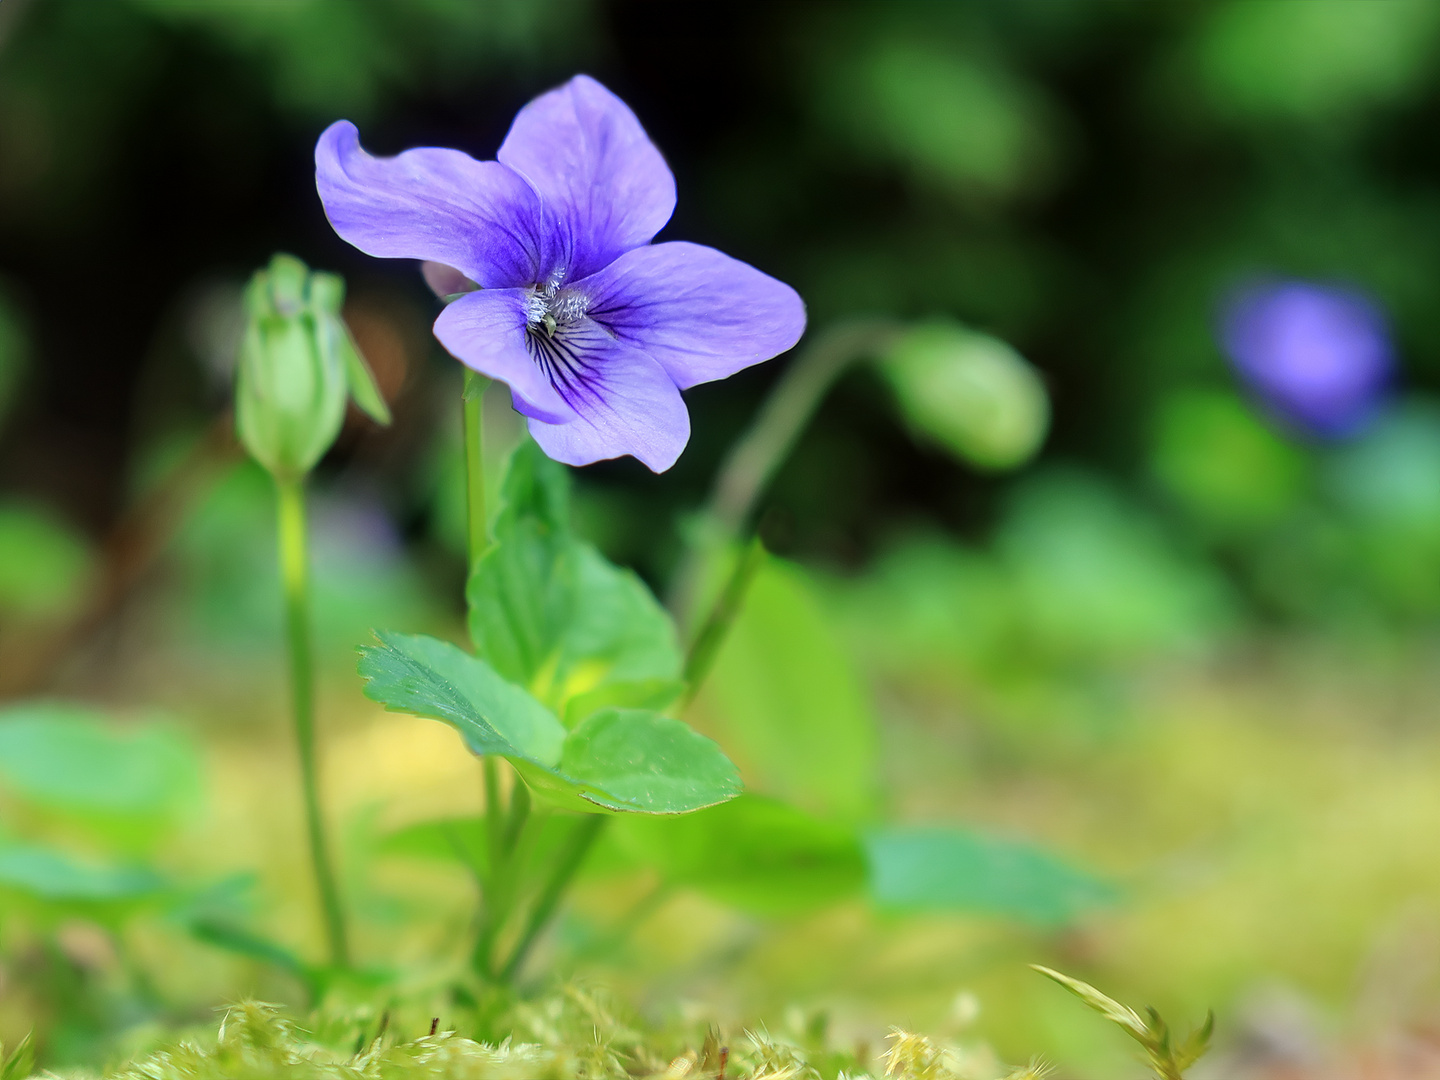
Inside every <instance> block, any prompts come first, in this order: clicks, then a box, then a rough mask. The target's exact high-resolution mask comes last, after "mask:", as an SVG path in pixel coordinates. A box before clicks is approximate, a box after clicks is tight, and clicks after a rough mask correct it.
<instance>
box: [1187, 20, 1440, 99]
mask: <svg viewBox="0 0 1440 1080" xmlns="http://www.w3.org/2000/svg"><path fill="white" fill-rule="evenodd" d="M1437 32H1440V9H1437V8H1436V6H1435V5H1434V4H1432V3H1429V2H1427V0H1365V2H1363V3H1353V2H1351V0H1305V2H1304V3H1291V2H1289V0H1228V2H1226V3H1223V4H1213V5H1210V6H1209V7H1208V8H1206V10H1205V15H1204V20H1203V26H1202V29H1201V32H1200V34H1199V36H1198V38H1197V41H1196V50H1197V59H1198V63H1199V69H1200V73H1201V76H1202V78H1203V81H1204V86H1205V90H1206V92H1207V94H1208V95H1209V97H1210V99H1211V101H1212V102H1213V103H1214V105H1215V106H1216V107H1217V109H1219V110H1221V111H1222V112H1225V113H1228V114H1230V115H1233V116H1235V117H1237V118H1240V119H1246V120H1301V121H1311V122H1318V123H1326V122H1334V121H1353V120H1356V119H1358V118H1359V117H1360V116H1362V115H1363V114H1364V111H1365V110H1366V109H1367V108H1369V107H1373V106H1375V105H1382V104H1389V103H1392V102H1394V101H1396V100H1397V99H1399V98H1401V97H1403V96H1404V95H1405V94H1406V93H1407V92H1409V91H1412V90H1413V89H1414V88H1415V87H1416V85H1417V84H1418V83H1419V82H1420V81H1421V80H1422V79H1423V78H1425V76H1426V75H1427V73H1428V72H1430V71H1431V70H1432V61H1433V60H1434V58H1435V55H1436V45H1437Z"/></svg>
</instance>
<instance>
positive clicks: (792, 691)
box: [696, 557, 877, 821]
mask: <svg viewBox="0 0 1440 1080" xmlns="http://www.w3.org/2000/svg"><path fill="white" fill-rule="evenodd" d="M696 705H697V707H698V713H699V715H700V716H702V717H703V723H702V724H701V726H702V727H703V728H704V729H705V730H706V731H708V732H710V733H711V734H713V735H714V736H715V737H716V738H718V739H719V740H720V741H721V742H722V743H723V744H724V746H725V747H726V749H727V750H728V751H730V752H731V753H733V754H734V756H735V758H736V761H737V762H738V763H739V765H740V768H741V771H742V773H743V774H744V775H745V777H746V780H747V783H748V784H749V786H751V787H752V788H755V789H757V790H759V791H761V792H763V793H765V794H768V795H773V796H776V797H777V798H781V799H784V800H785V801H787V802H791V803H794V804H796V805H797V806H800V807H802V808H803V809H805V810H808V811H810V812H811V813H815V814H819V815H822V816H835V817H838V818H841V819H844V820H849V821H858V820H863V819H864V818H866V817H868V816H869V815H870V814H871V813H872V811H873V809H874V805H875V786H876V777H875V761H876V756H877V747H876V735H875V722H874V717H873V715H872V713H871V709H870V705H869V702H868V700H867V698H866V694H865V690H864V688H863V687H862V686H861V684H860V682H859V680H858V679H857V678H856V675H855V667H854V664H853V663H852V661H851V659H850V657H848V656H847V655H846V654H845V651H844V650H843V648H842V647H841V645H840V643H839V641H838V640H837V639H836V635H835V632H834V630H833V628H832V627H831V625H830V621H829V619H828V618H827V616H826V613H825V612H824V611H823V610H822V609H821V607H820V604H819V601H818V600H817V599H816V597H815V595H814V593H813V590H812V588H811V586H810V583H809V581H808V579H807V578H806V576H805V573H804V572H803V571H802V570H801V569H800V568H799V567H797V566H794V565H792V564H789V563H785V562H782V561H780V560H779V559H775V558H773V557H767V558H766V560H765V562H764V563H763V564H762V565H761V567H760V569H759V570H758V571H757V572H756V574H755V578H754V580H753V581H752V582H751V585H750V589H749V592H748V593H747V595H746V597H745V602H744V605H743V607H742V608H741V610H740V613H739V615H738V616H737V617H736V619H735V622H734V624H733V625H732V627H731V629H730V634H729V637H728V638H727V639H726V641H725V643H724V644H723V645H722V646H721V647H720V650H719V652H718V654H717V655H716V657H715V662H714V666H713V667H712V668H711V672H710V676H709V678H708V679H707V680H706V683H705V686H704V688H703V689H702V690H701V692H700V694H699V696H698V697H697V698H696Z"/></svg>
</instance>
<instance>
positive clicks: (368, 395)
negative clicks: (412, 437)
mask: <svg viewBox="0 0 1440 1080" xmlns="http://www.w3.org/2000/svg"><path fill="white" fill-rule="evenodd" d="M335 333H336V337H337V341H336V349H337V351H338V352H339V353H340V359H341V360H342V361H343V362H344V365H345V381H346V382H347V383H348V384H349V386H350V397H351V398H353V399H354V401H355V404H356V405H358V406H359V407H360V411H361V412H363V413H364V414H365V415H366V416H368V417H370V419H372V420H374V421H375V422H376V423H377V424H385V425H388V424H389V423H390V406H388V405H386V404H385V399H384V398H383V397H382V396H381V394H380V388H379V387H378V386H376V385H375V376H374V375H373V374H372V373H371V371H370V365H369V364H367V363H366V362H365V357H364V356H362V355H361V353H360V349H359V348H358V347H357V346H356V344H355V339H354V337H352V336H351V334H350V329H349V327H347V326H345V324H344V323H343V322H342V323H340V325H339V326H337V327H336V328H335Z"/></svg>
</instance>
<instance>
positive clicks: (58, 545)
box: [0, 502, 92, 618]
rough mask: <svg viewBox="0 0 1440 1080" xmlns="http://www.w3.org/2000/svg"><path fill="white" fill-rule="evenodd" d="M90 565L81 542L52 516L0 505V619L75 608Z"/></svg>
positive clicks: (18, 505) (15, 505) (21, 506)
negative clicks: (2, 615) (5, 615)
mask: <svg viewBox="0 0 1440 1080" xmlns="http://www.w3.org/2000/svg"><path fill="white" fill-rule="evenodd" d="M91 562H92V560H91V555H90V551H89V550H88V548H87V547H86V544H85V542H84V541H83V540H82V539H81V538H80V537H79V536H78V535H77V534H76V533H75V531H74V530H73V529H70V528H68V527H67V526H65V525H64V524H62V523H61V522H60V521H58V520H56V519H55V518H54V517H53V516H52V515H50V514H48V513H46V512H44V511H43V510H40V509H38V508H34V507H30V506H27V505H25V504H23V503H14V502H6V503H3V504H0V613H5V614H11V613H13V614H16V615H21V616H32V617H42V618H43V617H46V616H55V615H58V614H61V613H63V612H65V611H67V610H69V609H72V608H74V606H75V604H76V602H77V601H78V600H79V599H80V596H81V593H82V592H83V591H84V588H85V583H86V578H87V577H88V576H89V573H90V569H91Z"/></svg>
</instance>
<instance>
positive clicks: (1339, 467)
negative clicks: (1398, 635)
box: [1326, 398, 1440, 615]
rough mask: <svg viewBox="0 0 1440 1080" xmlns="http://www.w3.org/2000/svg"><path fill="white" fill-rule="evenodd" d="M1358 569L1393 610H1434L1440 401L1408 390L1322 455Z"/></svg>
mask: <svg viewBox="0 0 1440 1080" xmlns="http://www.w3.org/2000/svg"><path fill="white" fill-rule="evenodd" d="M1326 479H1327V481H1328V486H1329V489H1330V492H1331V494H1332V496H1333V498H1335V500H1336V501H1337V502H1338V503H1339V505H1340V507H1341V508H1342V509H1343V511H1344V512H1345V514H1346V517H1347V520H1348V522H1349V523H1350V525H1351V527H1352V528H1353V529H1354V530H1355V531H1356V533H1357V540H1358V548H1359V551H1358V559H1359V564H1360V565H1359V567H1358V570H1359V572H1360V574H1361V576H1362V579H1363V580H1365V581H1367V582H1368V584H1369V585H1370V586H1371V587H1372V588H1373V589H1375V590H1376V592H1377V593H1378V595H1379V596H1380V598H1381V599H1382V601H1383V602H1384V603H1385V604H1386V605H1387V606H1389V607H1390V608H1391V609H1392V610H1396V611H1399V612H1402V613H1406V614H1422V613H1423V614H1427V615H1433V614H1435V613H1437V612H1440V575H1437V573H1436V567H1437V566H1440V403H1437V402H1436V401H1435V400H1433V399H1431V398H1412V399H1411V400H1410V401H1408V402H1406V403H1405V404H1404V405H1402V406H1401V407H1400V408H1398V409H1397V410H1395V411H1394V412H1393V413H1391V414H1390V415H1388V416H1386V417H1385V418H1384V419H1382V420H1381V421H1380V422H1379V423H1378V424H1377V425H1376V426H1375V428H1374V429H1373V430H1371V431H1370V433H1369V434H1368V435H1366V437H1365V438H1363V439H1361V440H1360V441H1358V442H1356V443H1353V444H1351V445H1350V446H1346V447H1343V448H1342V449H1340V450H1339V451H1337V452H1336V454H1335V456H1334V457H1333V458H1332V460H1330V461H1329V462H1327V468H1326Z"/></svg>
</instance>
